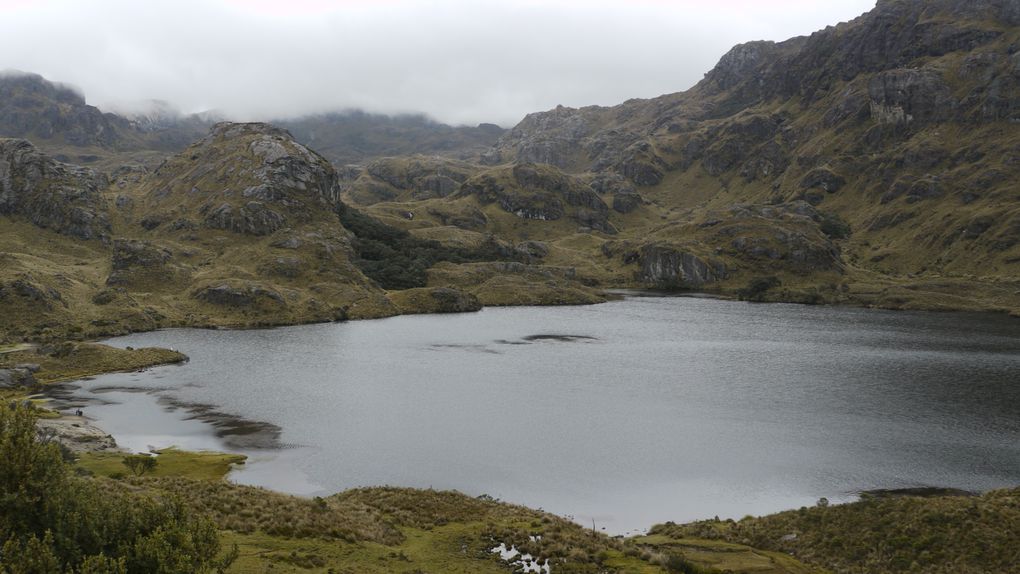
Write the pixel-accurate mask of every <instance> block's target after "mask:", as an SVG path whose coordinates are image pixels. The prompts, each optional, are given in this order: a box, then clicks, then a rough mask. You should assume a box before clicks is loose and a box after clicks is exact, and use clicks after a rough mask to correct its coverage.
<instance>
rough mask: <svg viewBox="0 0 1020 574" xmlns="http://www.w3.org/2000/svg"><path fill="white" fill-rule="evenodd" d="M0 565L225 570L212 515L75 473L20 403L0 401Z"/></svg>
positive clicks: (40, 569) (30, 569)
mask: <svg viewBox="0 0 1020 574" xmlns="http://www.w3.org/2000/svg"><path fill="white" fill-rule="evenodd" d="M0 460H3V461H4V464H3V465H0V540H2V541H3V547H2V550H0V571H2V572H3V573H4V574H15V573H26V574H27V573H39V574H48V573H54V572H81V573H85V572H88V573H93V574H98V573H111V574H116V573H127V572H152V573H165V574H171V573H173V574H176V573H180V574H186V573H194V572H215V571H222V570H223V569H224V568H225V567H226V566H228V565H229V563H230V562H231V561H232V557H233V555H232V554H231V553H228V555H227V556H225V559H224V560H218V559H217V558H216V557H217V555H218V554H220V541H219V537H218V534H217V532H216V528H215V526H214V525H213V523H212V522H211V521H209V520H208V519H206V518H202V517H200V516H197V515H195V514H193V513H190V512H188V511H187V509H186V508H185V507H184V506H182V505H181V504H180V503H179V502H177V501H176V500H174V499H172V498H170V497H167V496H159V495H156V493H155V492H154V491H134V490H129V489H124V488H117V487H111V486H108V485H106V484H104V483H102V482H96V481H94V480H91V479H87V478H80V477H76V476H74V474H73V473H72V472H70V466H69V465H68V464H67V463H66V462H65V461H64V459H63V457H62V455H61V451H60V449H59V448H58V447H57V445H56V443H44V442H39V441H38V440H37V438H36V428H35V417H34V414H33V413H32V411H31V410H30V409H29V408H27V407H25V406H22V405H18V406H15V407H13V408H0Z"/></svg>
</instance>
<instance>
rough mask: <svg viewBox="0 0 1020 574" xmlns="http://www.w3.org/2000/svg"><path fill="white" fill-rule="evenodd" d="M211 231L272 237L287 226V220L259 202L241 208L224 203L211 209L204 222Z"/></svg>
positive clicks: (246, 204)
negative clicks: (219, 230)
mask: <svg viewBox="0 0 1020 574" xmlns="http://www.w3.org/2000/svg"><path fill="white" fill-rule="evenodd" d="M203 222H204V223H205V226H206V227H208V228H210V229H222V230H224V231H233V232H234V233H244V234H248V235H271V234H272V233H274V232H276V231H277V230H278V229H282V228H283V227H285V226H286V224H287V218H286V217H284V216H283V215H281V214H280V213H279V212H277V211H274V210H272V209H270V208H268V207H266V206H265V204H263V203H262V202H259V201H249V202H248V203H245V204H244V205H242V206H240V207H234V206H233V205H231V204H229V203H222V204H220V205H219V206H218V207H215V208H212V209H209V210H208V211H207V212H206V215H205V219H204V220H203Z"/></svg>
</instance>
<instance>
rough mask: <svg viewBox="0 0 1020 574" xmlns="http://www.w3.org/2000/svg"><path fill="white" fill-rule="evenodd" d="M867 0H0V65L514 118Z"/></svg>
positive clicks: (703, 62)
mask: <svg viewBox="0 0 1020 574" xmlns="http://www.w3.org/2000/svg"><path fill="white" fill-rule="evenodd" d="M873 5H874V0H841V1H840V2H828V1H809V0H777V1H771V2H760V1H752V0H719V1H717V2H714V3H707V2H703V1H694V0H675V1H668V0H637V1H624V0H590V1H582V0H549V1H538V0H525V1H516V2H515V1H510V0H488V1H481V0H478V1H474V0H434V1H414V0H381V1H374V2H372V1H367V0H360V1H358V0H347V1H337V2H326V1H322V0H292V1H291V2H286V3H284V2H273V1H269V0H254V1H242V0H214V1H210V0H205V1H202V0H178V1H174V2H166V1H159V2H150V1H145V2H139V1H137V0H107V1H101V2H100V1H96V2H82V1H79V0H47V1H37V2H25V1H11V0H0V69H7V68H13V69H20V70H25V71H30V72H36V73H40V74H42V75H44V76H46V77H47V78H49V79H51V80H55V81H61V82H67V83H71V84H74V85H77V86H79V87H80V88H81V89H82V90H83V91H84V92H85V93H86V96H87V98H88V100H89V102H90V103H93V104H96V105H99V106H100V107H107V108H124V107H126V106H130V105H131V104H132V103H133V102H138V101H142V100H147V99H163V100H168V101H170V102H173V103H174V104H176V105H177V106H179V107H180V108H182V109H184V110H186V111H200V110H203V109H210V108H212V109H218V110H222V111H223V112H225V113H227V114H228V115H230V116H232V117H235V118H237V119H265V118H271V117H283V116H293V115H300V114H304V113H313V112H321V111H327V110H337V109H344V108H363V109H366V110H369V111H379V112H389V113H392V112H412V111H413V112H416V111H421V112H425V113H428V114H430V115H432V116H434V117H436V118H437V119H440V120H443V121H446V122H451V123H468V124H473V123H478V122H482V121H489V122H495V123H500V124H503V125H512V124H514V123H516V122H517V121H518V120H519V119H520V118H521V117H523V115H524V114H526V113H528V112H531V111H537V110H543V109H548V108H551V107H554V106H555V105H557V104H563V105H568V106H583V105H590V104H601V105H612V104H615V103H619V102H622V101H624V100H626V99H628V98H632V97H654V96H657V95H660V94H663V93H669V92H675V91H680V90H684V89H687V88H689V87H690V86H692V85H693V84H694V83H696V82H697V81H698V80H699V79H700V78H701V77H702V75H703V74H704V73H705V72H706V71H708V70H709V69H710V68H711V67H712V66H713V65H714V64H715V62H716V61H717V60H718V58H719V56H721V55H722V54H723V53H724V52H726V51H727V50H728V49H729V48H730V47H731V46H732V45H734V44H737V43H740V42H744V41H749V40H758V39H768V40H783V39H786V38H788V37H791V36H795V35H802V34H808V33H810V32H812V31H814V30H816V29H820V28H823V27H824V26H825V25H827V24H836V23H838V22H839V21H844V20H848V19H850V18H853V17H856V16H857V15H859V14H861V13H862V12H864V11H866V10H868V9H870V8H871V7H872V6H873Z"/></svg>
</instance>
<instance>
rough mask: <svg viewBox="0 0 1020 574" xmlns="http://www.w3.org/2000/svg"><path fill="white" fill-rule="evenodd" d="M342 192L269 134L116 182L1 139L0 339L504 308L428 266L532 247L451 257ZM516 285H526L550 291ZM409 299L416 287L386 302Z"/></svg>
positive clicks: (474, 250)
mask: <svg viewBox="0 0 1020 574" xmlns="http://www.w3.org/2000/svg"><path fill="white" fill-rule="evenodd" d="M340 195H341V186H340V177H339V175H338V173H337V171H336V170H335V169H334V168H333V166H332V165H331V164H330V163H329V162H328V161H327V160H326V159H325V158H323V157H322V156H321V155H319V154H318V153H316V152H314V151H312V150H310V149H308V148H307V147H305V146H303V145H301V144H300V143H298V142H297V141H295V140H294V138H293V137H292V136H291V134H290V133H289V132H287V131H286V130H284V129H282V128H277V127H274V126H271V125H269V124H261V123H250V124H234V123H220V124H216V125H215V126H214V127H213V128H212V129H211V130H210V132H209V134H208V135H207V136H206V137H204V138H203V139H201V140H199V141H197V142H195V143H194V144H192V145H191V146H189V147H188V148H186V149H185V150H183V151H182V152H181V153H179V154H177V155H174V156H172V157H170V158H168V159H167V160H165V161H164V162H163V163H162V164H161V165H159V166H158V167H157V168H155V169H153V170H145V169H142V170H127V171H122V172H119V173H118V175H117V176H116V177H114V178H113V180H112V181H110V180H108V179H107V178H105V177H103V176H101V175H97V174H96V173H95V172H94V171H92V170H91V169H88V168H83V167H77V166H71V165H66V164H62V163H60V162H57V161H55V160H53V159H51V158H49V157H48V156H46V155H45V154H43V153H41V152H39V151H38V150H36V149H35V148H34V147H33V146H32V145H31V144H29V143H28V142H26V141H24V140H0V222H2V225H0V261H2V265H0V306H2V308H3V310H4V313H3V320H2V321H0V340H5V341H6V340H19V339H39V340H52V339H59V338H66V337H71V338H78V337H96V336H101V335H108V334H116V333H122V332H125V331H131V330H145V329H153V328H158V327H166V326H183V325H191V326H196V325H197V326H220V325H222V326H242V327H244V326H264V325H274V324H289V323H300V322H309V321H333V320H346V319H357V318H369V317H380V316H386V315H393V314H397V313H414V312H465V311H476V310H478V309H479V307H480V303H479V298H481V297H483V296H485V297H487V300H488V301H496V302H499V297H498V296H495V295H492V294H491V293H488V291H492V290H495V289H497V288H498V287H500V286H499V285H494V286H491V287H490V286H484V285H483V286H478V285H474V284H471V286H472V288H473V291H472V292H467V291H466V290H464V289H463V288H462V287H463V286H464V285H467V284H470V281H466V280H464V277H463V274H459V275H458V274H456V273H454V274H450V275H449V276H448V277H447V278H446V279H445V280H442V281H429V280H428V277H427V276H426V270H427V268H428V267H429V266H431V265H433V264H435V263H437V262H440V261H452V262H453V263H452V265H453V268H454V269H456V268H457V265H459V264H467V263H469V262H481V261H502V260H511V261H512V260H518V259H528V258H530V257H531V253H533V252H536V250H537V249H538V247H535V246H529V247H527V248H525V247H521V248H520V249H519V250H518V249H516V248H515V247H514V246H512V245H508V244H505V243H503V242H498V241H496V240H494V239H491V238H490V239H488V240H486V241H482V242H479V243H477V244H473V245H465V246H463V247H462V248H447V247H443V246H442V245H441V244H440V243H439V242H436V241H434V240H430V239H426V238H414V237H412V236H411V235H410V234H409V233H408V232H406V231H403V230H400V229H395V228H392V227H388V226H386V225H385V224H382V223H380V222H378V221H375V220H373V219H372V218H369V217H366V216H364V215H361V214H359V213H358V212H356V211H354V210H352V209H350V208H348V206H346V205H345V204H344V203H343V202H342V201H341V199H340ZM345 222H347V224H349V225H352V228H351V229H348V228H347V227H345ZM419 267H420V269H419ZM535 267H536V269H537V266H535ZM366 274H368V275H366ZM416 274H417V275H416ZM518 275H519V277H524V279H520V280H518V281H517V285H518V287H519V288H523V289H527V281H528V280H535V281H538V280H541V281H546V279H547V278H546V277H545V276H543V275H542V274H541V273H540V272H535V270H532V272H530V273H528V274H523V275H522V274H518ZM419 276H420V278H419ZM370 277H371V278H370ZM390 283H393V285H390ZM559 284H560V285H562V286H563V287H564V288H570V289H573V291H574V292H575V293H577V295H576V296H587V297H595V295H594V291H593V290H591V289H590V288H588V287H584V286H582V285H580V284H579V283H577V282H576V281H574V280H572V279H569V278H564V279H563V280H562V281H560V282H559ZM572 285H573V287H572ZM406 287H417V289H410V290H408V291H406V292H404V291H391V292H387V290H386V289H404V288H406ZM547 296H548V297H559V295H558V294H557V293H555V292H554V290H550V292H549V294H548V295H547ZM537 301H538V302H542V301H543V298H542V297H539V298H538V299H537ZM551 301H552V299H550V300H549V301H548V302H551Z"/></svg>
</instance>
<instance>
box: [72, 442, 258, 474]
mask: <svg viewBox="0 0 1020 574" xmlns="http://www.w3.org/2000/svg"><path fill="white" fill-rule="evenodd" d="M246 459H247V457H245V456H244V455H241V454H227V453H220V452H189V451H184V450H178V449H175V448H167V449H163V450H160V451H157V452H156V453H155V456H148V455H125V454H124V453H122V452H86V453H82V454H81V455H80V456H78V458H77V461H76V465H77V467H78V468H79V469H81V470H82V471H85V472H87V473H90V474H93V475H96V476H104V477H107V478H123V477H124V476H125V475H132V474H136V475H139V476H141V475H145V476H152V477H165V476H176V477H184V478H189V479H194V480H222V479H223V478H224V477H225V476H226V475H227V473H229V472H230V470H231V469H232V468H234V466H235V465H239V464H244V462H245V460H246ZM128 460H131V461H136V460H137V461H142V460H149V461H151V462H149V463H141V462H139V463H136V462H132V463H131V464H145V465H154V466H153V467H152V468H147V469H143V472H141V473H135V472H134V469H133V468H131V467H129V466H126V465H127V462H126V461H128Z"/></svg>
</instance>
